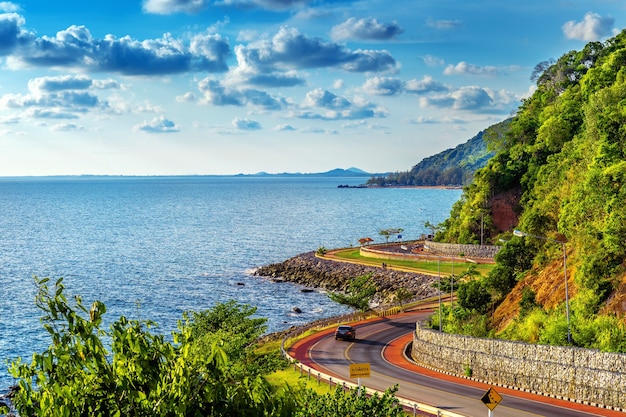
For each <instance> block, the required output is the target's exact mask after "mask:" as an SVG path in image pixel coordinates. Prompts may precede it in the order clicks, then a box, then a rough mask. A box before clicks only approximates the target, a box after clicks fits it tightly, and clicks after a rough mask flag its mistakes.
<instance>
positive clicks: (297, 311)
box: [291, 307, 302, 314]
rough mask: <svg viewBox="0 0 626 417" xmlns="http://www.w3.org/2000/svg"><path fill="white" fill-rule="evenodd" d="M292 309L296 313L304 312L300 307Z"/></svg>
mask: <svg viewBox="0 0 626 417" xmlns="http://www.w3.org/2000/svg"><path fill="white" fill-rule="evenodd" d="M291 311H293V312H294V313H298V314H300V313H302V310H301V309H300V307H294V308H292V309H291Z"/></svg>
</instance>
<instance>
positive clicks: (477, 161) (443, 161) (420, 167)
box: [367, 120, 509, 187]
mask: <svg viewBox="0 0 626 417" xmlns="http://www.w3.org/2000/svg"><path fill="white" fill-rule="evenodd" d="M508 123H509V121H508V120H507V121H504V122H502V123H499V124H496V125H493V126H491V127H489V128H488V129H486V130H484V131H481V132H479V133H478V134H477V135H476V136H474V137H473V138H471V139H470V140H468V141H467V142H465V143H462V144H460V145H458V146H457V147H455V148H452V149H447V150H445V151H443V152H440V153H438V154H435V155H433V156H429V157H428V158H424V159H423V160H421V161H420V162H419V163H418V164H417V165H415V166H413V168H411V170H409V171H405V172H394V173H389V174H387V175H386V176H377V177H376V176H375V177H372V178H370V179H369V180H368V182H367V184H368V185H377V186H383V187H384V186H411V185H413V186H415V185H418V186H441V185H446V186H463V185H468V184H469V183H470V182H471V181H472V178H473V177H474V173H475V172H476V170H478V169H480V168H482V167H484V166H485V165H486V164H487V161H489V159H490V158H491V157H493V155H494V152H492V151H490V150H489V149H488V148H487V142H486V141H485V136H490V135H496V136H498V135H500V134H501V132H502V131H503V130H504V129H505V128H506V126H507V125H508Z"/></svg>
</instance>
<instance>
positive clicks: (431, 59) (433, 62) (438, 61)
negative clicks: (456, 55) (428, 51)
mask: <svg viewBox="0 0 626 417" xmlns="http://www.w3.org/2000/svg"><path fill="white" fill-rule="evenodd" d="M422 61H423V62H424V64H425V65H427V66H429V67H440V66H442V65H444V64H445V63H446V62H445V61H444V59H443V58H439V57H436V56H434V55H426V56H424V57H422Z"/></svg>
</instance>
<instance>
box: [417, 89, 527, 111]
mask: <svg viewBox="0 0 626 417" xmlns="http://www.w3.org/2000/svg"><path fill="white" fill-rule="evenodd" d="M518 100H519V97H517V96H515V95H514V94H512V93H509V92H507V91H504V90H501V91H494V90H492V89H489V88H484V87H479V86H466V87H461V88H459V89H456V90H453V91H450V92H448V93H445V94H438V95H434V96H429V97H422V98H421V99H420V106H421V107H424V108H428V107H432V108H447V109H451V110H462V111H468V112H475V113H479V112H483V113H496V114H505V113H509V112H510V111H511V110H512V108H511V107H512V106H513V105H514V104H515V103H518Z"/></svg>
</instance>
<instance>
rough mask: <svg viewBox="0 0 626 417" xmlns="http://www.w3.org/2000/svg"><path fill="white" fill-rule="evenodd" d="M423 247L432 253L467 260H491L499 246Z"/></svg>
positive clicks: (441, 244)
mask: <svg viewBox="0 0 626 417" xmlns="http://www.w3.org/2000/svg"><path fill="white" fill-rule="evenodd" d="M424 244H425V246H427V247H428V248H429V250H430V251H431V252H433V253H441V254H445V255H450V256H460V254H463V256H464V257H467V258H490V259H493V258H494V257H495V256H496V253H498V251H499V250H500V248H501V246H492V245H459V244H456V243H440V242H424Z"/></svg>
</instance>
